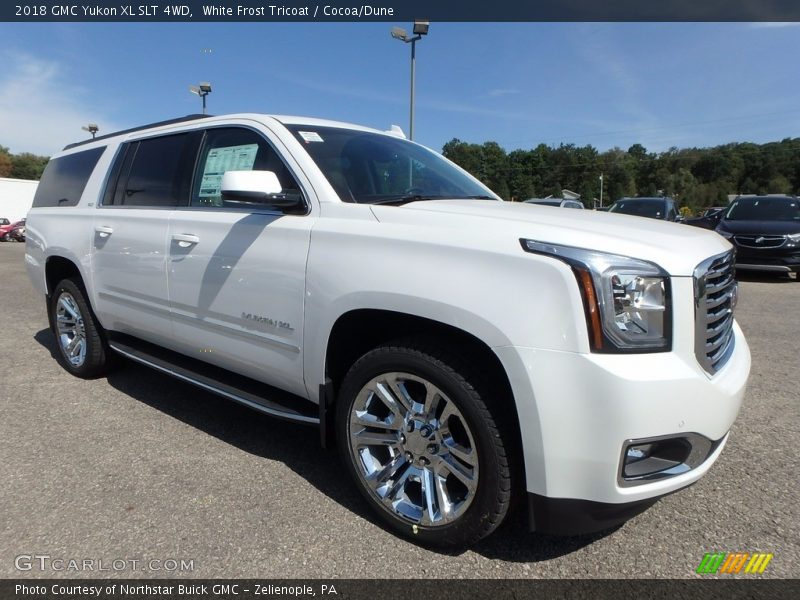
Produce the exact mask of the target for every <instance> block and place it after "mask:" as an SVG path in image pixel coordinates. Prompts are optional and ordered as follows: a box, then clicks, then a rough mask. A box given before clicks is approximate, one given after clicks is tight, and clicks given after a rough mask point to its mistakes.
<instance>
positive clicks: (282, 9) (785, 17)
mask: <svg viewBox="0 0 800 600" xmlns="http://www.w3.org/2000/svg"><path fill="white" fill-rule="evenodd" d="M129 2H130V3H129ZM98 7H99V8H100V9H103V10H99V11H98V10H95V8H98ZM204 7H206V8H205V9H204ZM212 7H213V8H215V9H217V10H210V8H212ZM176 9H177V10H176ZM415 18H424V19H429V20H431V21H452V22H457V21H464V22H478V21H481V22H502V21H522V22H525V21H767V22H769V21H800V2H798V1H797V0H491V1H490V0H305V1H304V0H282V1H274V0H273V1H270V0H263V1H253V0H233V1H231V0H216V1H214V0H207V1H206V0H174V1H172V2H170V1H165V0H150V1H149V2H148V1H147V0H145V1H144V2H141V1H140V0H112V1H108V0H96V1H94V2H92V1H90V0H85V1H84V0H77V1H76V0H61V1H54V0H38V1H37V0H13V2H3V3H2V5H0V21H7V22H70V21H71V22H112V21H114V22H180V21H191V22H290V21H317V22H335V21H383V22H388V21H399V22H403V21H412V20H414V19H415Z"/></svg>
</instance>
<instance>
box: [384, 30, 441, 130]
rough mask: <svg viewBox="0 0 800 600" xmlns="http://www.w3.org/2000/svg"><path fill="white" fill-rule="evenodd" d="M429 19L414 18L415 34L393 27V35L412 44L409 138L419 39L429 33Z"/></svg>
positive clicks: (412, 127) (412, 117)
mask: <svg viewBox="0 0 800 600" xmlns="http://www.w3.org/2000/svg"><path fill="white" fill-rule="evenodd" d="M430 25H431V24H430V22H429V21H421V20H419V19H415V20H414V29H413V30H412V31H413V33H414V35H413V36H409V35H408V32H407V31H406V30H405V29H403V28H402V27H392V31H391V34H392V37H393V38H394V39H396V40H400V41H401V42H404V43H406V44H409V43H410V44H411V102H410V107H409V119H408V120H409V123H408V139H410V140H413V139H414V86H415V83H416V81H415V79H416V68H417V67H416V64H417V41H418V40H421V39H422V36H423V35H428V29H429V28H430Z"/></svg>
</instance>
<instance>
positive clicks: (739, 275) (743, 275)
mask: <svg viewBox="0 0 800 600" xmlns="http://www.w3.org/2000/svg"><path fill="white" fill-rule="evenodd" d="M798 278H800V274H798V273H796V274H795V275H794V276H792V275H790V274H789V273H772V272H769V271H737V272H736V281H748V282H754V283H797V281H798Z"/></svg>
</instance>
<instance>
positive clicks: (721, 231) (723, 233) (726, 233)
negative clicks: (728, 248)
mask: <svg viewBox="0 0 800 600" xmlns="http://www.w3.org/2000/svg"><path fill="white" fill-rule="evenodd" d="M714 231H716V232H717V233H718V234H720V235H721V236H722V237H724V238H725V239H726V240H729V239H731V238H732V237H733V234H732V233H731V232H730V231H727V230H725V229H715V230H714Z"/></svg>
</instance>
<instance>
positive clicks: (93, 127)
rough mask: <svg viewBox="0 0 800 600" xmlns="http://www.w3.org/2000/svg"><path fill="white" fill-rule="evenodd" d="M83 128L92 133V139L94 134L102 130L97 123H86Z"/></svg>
mask: <svg viewBox="0 0 800 600" xmlns="http://www.w3.org/2000/svg"><path fill="white" fill-rule="evenodd" d="M81 129H83V130H84V131H88V132H89V133H91V134H92V139H94V136H96V135H97V132H98V131H100V128H99V127H98V126H97V123H89V124H88V125H84V126H83V127H81Z"/></svg>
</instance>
